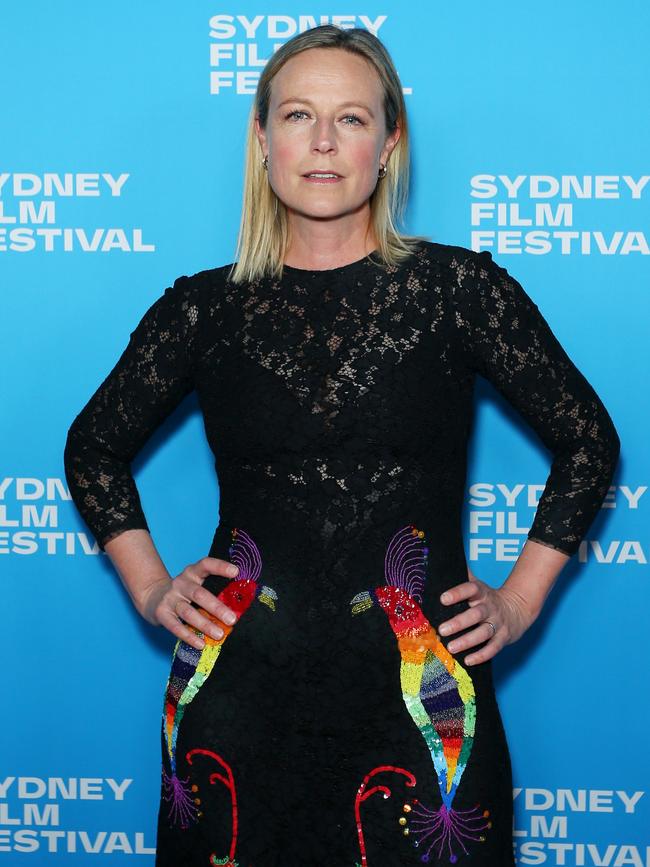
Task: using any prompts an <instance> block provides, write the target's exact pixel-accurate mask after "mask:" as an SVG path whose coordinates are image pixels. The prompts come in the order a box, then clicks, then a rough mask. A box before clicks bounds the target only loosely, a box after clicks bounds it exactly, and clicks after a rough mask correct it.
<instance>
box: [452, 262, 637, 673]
mask: <svg viewBox="0 0 650 867" xmlns="http://www.w3.org/2000/svg"><path fill="white" fill-rule="evenodd" d="M457 264H458V263H457ZM457 273H458V284H457V287H456V288H455V292H454V303H455V321H456V325H457V328H458V330H459V337H460V339H461V340H462V342H463V345H464V347H465V352H466V357H467V359H468V364H469V365H470V366H471V367H472V369H473V370H474V371H475V372H477V373H479V374H480V375H482V376H484V377H485V378H486V379H488V380H489V381H490V382H491V383H492V384H493V385H494V386H495V387H496V388H497V389H498V390H499V391H500V392H501V394H503V395H504V397H505V398H506V399H507V400H508V401H509V402H510V403H511V404H512V405H513V406H514V407H515V409H516V410H517V411H518V412H519V413H520V415H521V416H522V417H523V418H524V419H525V420H526V421H527V422H528V424H529V425H530V426H531V428H532V429H533V430H534V431H535V432H536V433H537V434H538V436H539V437H540V439H541V440H542V442H543V443H544V445H545V446H546V447H547V448H548V449H549V451H550V452H551V453H552V455H553V461H552V464H551V469H550V473H549V475H548V478H547V480H546V486H545V488H544V491H543V493H542V496H541V498H540V501H539V505H538V508H537V511H536V513H535V518H534V521H533V524H532V526H531V528H530V531H529V533H528V539H527V541H526V543H525V545H524V546H523V549H522V551H521V553H520V555H519V558H518V559H517V561H516V563H515V565H514V567H513V569H512V571H511V573H510V575H509V576H508V578H507V579H506V581H505V582H504V584H503V585H502V586H501V587H500V588H499V589H498V590H493V589H492V588H490V587H489V586H488V585H487V584H484V582H481V581H479V580H478V579H476V578H475V577H474V576H473V575H472V573H471V571H469V570H468V574H469V581H468V582H465V583H464V584H461V585H457V586H456V587H454V588H451V590H450V591H448V592H449V593H450V594H451V595H450V597H447V596H444V598H442V597H441V600H442V601H443V603H445V604H450V603H451V602H459V601H461V600H462V599H467V600H468V602H469V605H470V609H469V610H468V611H464V612H462V613H461V614H460V615H458V616H457V617H454V618H452V619H451V620H449V621H447V625H448V626H449V627H450V628H449V629H444V628H441V629H440V631H441V633H442V634H443V635H444V634H451V633H452V632H455V631H457V630H460V629H464V628H467V627H468V626H471V625H475V626H476V629H474V630H473V631H472V632H470V633H466V634H465V635H463V636H462V638H458V639H456V640H455V641H454V642H453V643H452V644H450V645H448V647H449V649H450V650H451V652H454V651H456V650H464V649H467V648H469V647H473V646H474V645H476V644H480V643H483V642H485V641H486V640H488V639H489V640H488V643H487V644H486V645H485V646H484V647H482V648H481V650H480V651H478V652H475V653H473V654H472V655H471V656H470V657H467V658H466V662H468V663H470V664H471V663H472V662H483V661H485V660H486V659H489V658H490V657H491V656H494V654H495V653H496V652H497V651H498V650H499V649H501V648H502V647H503V646H504V645H505V644H509V643H512V642H513V641H516V640H517V639H518V638H519V637H520V636H521V635H522V634H523V632H524V631H525V630H526V629H527V628H528V627H529V626H530V625H531V624H532V623H533V622H534V620H535V619H536V618H537V616H538V615H539V613H540V611H541V609H542V606H543V604H544V602H545V600H546V598H547V596H548V594H549V593H550V591H551V589H552V587H553V584H554V582H555V580H556V579H557V577H558V575H559V574H560V572H561V571H562V569H563V567H564V566H565V564H566V563H567V561H568V560H569V559H570V558H571V556H573V554H574V553H575V552H576V551H577V550H578V547H579V544H580V541H581V539H582V537H583V536H584V534H585V532H586V531H587V529H588V528H589V526H590V525H591V523H592V521H593V520H594V518H595V516H596V514H597V512H598V509H599V508H600V506H601V503H602V501H603V499H604V497H605V494H606V493H607V490H608V487H609V484H610V482H611V479H612V476H613V473H614V469H615V467H616V463H617V460H618V455H619V450H620V440H619V437H618V434H617V432H616V429H615V427H614V424H613V422H612V420H611V418H610V416H609V414H608V413H607V410H606V409H605V407H604V406H603V404H602V401H601V400H600V399H599V397H598V395H597V394H596V393H595V391H594V389H593V388H592V387H591V385H590V384H589V382H588V381H587V380H586V378H585V377H584V376H583V374H582V373H581V372H580V371H579V370H578V369H577V368H576V366H575V365H574V364H573V362H572V361H571V360H570V358H569V357H568V355H567V354H566V352H565V351H564V349H563V348H562V346H561V345H560V343H559V342H558V340H557V338H556V337H555V335H554V334H553V332H552V331H551V329H550V327H549V325H548V323H547V322H546V320H545V319H544V318H543V316H542V314H541V313H540V311H539V309H538V308H537V306H536V305H535V304H534V302H533V301H532V300H531V299H530V298H529V296H528V295H527V294H526V293H525V291H524V290H523V289H522V287H521V286H520V284H519V283H518V282H517V281H516V280H515V279H514V278H512V277H511V276H510V275H509V274H508V273H507V271H506V270H505V269H504V268H500V267H499V266H498V265H497V264H496V263H494V262H493V261H492V257H491V255H490V253H489V252H487V251H484V252H482V253H480V254H470V256H469V258H468V260H467V261H464V262H463V263H462V267H459V268H458V271H457ZM488 620H489V621H491V622H492V623H494V625H495V627H496V633H495V634H494V635H493V630H492V628H491V627H490V626H489V625H488V624H486V623H485V622H484V621H488ZM477 624H478V625H477Z"/></svg>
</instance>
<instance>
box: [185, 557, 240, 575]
mask: <svg viewBox="0 0 650 867" xmlns="http://www.w3.org/2000/svg"><path fill="white" fill-rule="evenodd" d="M188 568H190V569H191V570H192V573H193V574H194V575H196V577H197V578H207V577H208V575H225V576H226V577H227V578H234V577H235V576H236V575H237V574H238V572H239V568H238V567H237V566H236V565H235V564H234V563H229V562H228V560H221V559H220V558H219V557H202V558H201V559H200V560H197V562H196V563H193V564H192V566H191V567H188Z"/></svg>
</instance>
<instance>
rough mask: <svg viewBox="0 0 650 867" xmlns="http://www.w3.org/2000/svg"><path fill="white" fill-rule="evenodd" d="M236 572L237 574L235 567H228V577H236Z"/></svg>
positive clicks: (237, 570)
mask: <svg viewBox="0 0 650 867" xmlns="http://www.w3.org/2000/svg"><path fill="white" fill-rule="evenodd" d="M238 572H239V569H238V568H237V566H234V565H232V566H229V567H228V574H229V575H236V574H237V573H238Z"/></svg>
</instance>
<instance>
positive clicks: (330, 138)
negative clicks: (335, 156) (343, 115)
mask: <svg viewBox="0 0 650 867" xmlns="http://www.w3.org/2000/svg"><path fill="white" fill-rule="evenodd" d="M312 148H313V150H317V151H319V152H321V153H327V152H328V151H336V149H337V142H336V130H335V127H334V121H330V120H328V119H327V118H321V119H319V120H317V121H316V123H315V124H314V127H313V135H312Z"/></svg>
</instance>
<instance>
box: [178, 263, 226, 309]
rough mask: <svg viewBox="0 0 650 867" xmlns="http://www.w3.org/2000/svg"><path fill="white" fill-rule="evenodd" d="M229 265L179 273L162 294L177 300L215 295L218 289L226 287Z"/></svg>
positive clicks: (199, 298)
mask: <svg viewBox="0 0 650 867" xmlns="http://www.w3.org/2000/svg"><path fill="white" fill-rule="evenodd" d="M231 267H232V265H220V266H218V267H216V268H205V269H204V270H202V271H196V272H195V273H193V274H180V275H179V276H178V277H176V278H175V279H174V281H173V283H172V284H171V285H170V286H168V287H167V288H166V289H165V292H164V294H165V295H166V296H170V297H173V298H174V299H177V300H181V299H183V298H185V299H190V298H191V299H193V300H195V301H199V300H202V299H209V298H214V297H217V296H218V294H219V291H220V290H221V291H223V289H224V288H225V287H226V284H227V281H228V273H229V271H230V269H231Z"/></svg>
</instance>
